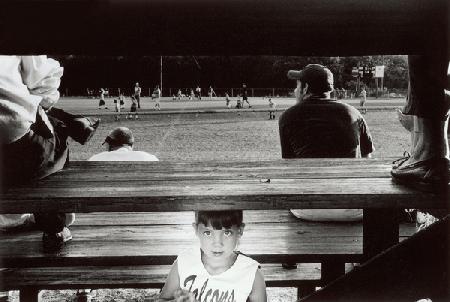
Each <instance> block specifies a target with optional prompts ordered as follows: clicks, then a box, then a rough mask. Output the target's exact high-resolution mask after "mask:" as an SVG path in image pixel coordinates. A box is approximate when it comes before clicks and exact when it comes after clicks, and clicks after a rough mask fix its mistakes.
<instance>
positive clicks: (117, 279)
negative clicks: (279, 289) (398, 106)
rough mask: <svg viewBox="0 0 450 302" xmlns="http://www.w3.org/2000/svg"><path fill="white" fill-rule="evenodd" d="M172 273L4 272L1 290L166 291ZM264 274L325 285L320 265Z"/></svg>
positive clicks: (280, 281) (273, 268) (276, 280)
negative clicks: (167, 281)
mask: <svg viewBox="0 0 450 302" xmlns="http://www.w3.org/2000/svg"><path fill="white" fill-rule="evenodd" d="M169 270H170V266H169V265H140V266H113V267H99V266H77V267H36V268H9V269H0V280H4V282H2V283H1V284H0V288H1V289H2V290H12V289H21V288H26V287H38V288H40V289H78V288H91V289H95V288H162V286H163V285H164V282H165V281H166V277H167V274H168V273H169ZM261 272H262V273H263V275H264V279H265V281H266V285H267V286H293V287H295V286H297V285H299V284H315V285H316V286H319V285H321V282H320V276H321V270H320V264H319V263H302V264H299V265H298V267H297V269H293V270H287V269H284V268H282V267H281V264H271V263H265V264H262V265H261Z"/></svg>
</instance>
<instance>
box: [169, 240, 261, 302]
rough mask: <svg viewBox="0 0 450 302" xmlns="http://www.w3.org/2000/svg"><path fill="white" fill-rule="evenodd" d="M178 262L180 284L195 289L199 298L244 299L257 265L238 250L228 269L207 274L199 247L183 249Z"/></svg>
mask: <svg viewBox="0 0 450 302" xmlns="http://www.w3.org/2000/svg"><path fill="white" fill-rule="evenodd" d="M177 263H178V276H179V278H180V287H181V288H182V289H186V290H189V291H190V292H192V293H194V295H195V297H196V299H197V300H198V301H199V302H219V301H220V302H246V301H247V298H248V296H249V295H250V292H251V291H252V287H253V282H254V280H255V274H256V270H257V269H258V266H259V263H258V262H256V261H255V260H253V259H251V258H250V257H247V256H244V255H242V254H239V255H238V256H237V258H236V261H235V263H234V264H233V266H231V267H230V268H229V269H228V270H227V271H225V272H223V273H221V274H218V275H210V274H209V273H208V272H207V271H206V269H205V267H204V266H203V263H202V261H201V252H200V248H196V249H190V250H186V251H184V252H183V253H181V254H180V255H179V256H178V258H177Z"/></svg>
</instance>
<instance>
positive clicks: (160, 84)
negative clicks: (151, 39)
mask: <svg viewBox="0 0 450 302" xmlns="http://www.w3.org/2000/svg"><path fill="white" fill-rule="evenodd" d="M159 63H160V64H159V67H160V68H159V71H160V73H159V89H161V96H162V91H163V77H162V75H163V57H162V56H160V61H159Z"/></svg>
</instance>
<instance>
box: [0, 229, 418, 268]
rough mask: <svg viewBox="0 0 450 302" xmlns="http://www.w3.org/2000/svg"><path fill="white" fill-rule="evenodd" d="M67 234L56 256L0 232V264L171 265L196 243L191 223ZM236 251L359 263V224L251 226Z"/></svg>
mask: <svg viewBox="0 0 450 302" xmlns="http://www.w3.org/2000/svg"><path fill="white" fill-rule="evenodd" d="M414 229H415V226H414V225H413V224H410V225H409V226H408V227H406V225H405V228H404V230H406V231H405V232H404V233H402V234H401V235H402V236H405V235H406V236H409V235H410V234H411V233H412V232H414ZM71 231H72V235H73V240H72V241H71V242H69V244H68V245H67V246H65V247H64V249H63V251H62V252H61V253H60V254H57V255H54V254H46V253H43V251H42V239H41V236H42V235H41V233H40V232H38V231H28V232H22V233H19V234H17V233H16V234H8V233H2V234H1V235H0V241H1V243H2V244H1V245H0V259H1V261H2V266H3V267H14V266H20V267H26V266H30V267H31V266H43V265H44V266H45V265H49V266H67V265H69V266H73V265H132V264H171V263H172V262H173V260H174V259H175V258H176V255H178V254H179V253H180V252H181V251H182V250H183V249H186V248H189V247H191V246H192V244H193V243H194V242H196V240H197V239H196V238H195V234H194V231H193V229H192V227H191V226H190V225H153V226H151V225H149V226H135V225H131V226H126V225H117V226H95V227H93V226H89V225H80V226H76V225H75V226H73V227H71ZM174 243H176V244H174ZM239 249H240V250H241V251H242V252H244V253H245V254H248V255H250V256H252V257H254V258H255V259H257V260H258V261H260V262H261V263H267V262H280V263H282V262H321V261H324V260H327V259H334V261H342V262H360V261H361V259H362V225H361V223H356V224H340V223H310V222H302V221H298V222H296V223H283V222H280V223H253V224H252V223H249V224H248V225H247V227H246V229H245V230H244V236H243V239H242V241H241V243H240V245H239Z"/></svg>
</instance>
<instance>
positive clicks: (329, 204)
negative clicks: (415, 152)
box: [0, 159, 449, 213]
mask: <svg viewBox="0 0 450 302" xmlns="http://www.w3.org/2000/svg"><path fill="white" fill-rule="evenodd" d="M389 171H390V160H357V159H308V160H304V159H299V160H277V161H266V162H236V163H229V162H202V163H168V162H154V163H133V164H129V163H95V162H94V163H93V162H75V163H71V164H70V165H69V167H68V168H67V169H65V170H63V171H60V172H59V173H56V174H54V175H52V176H50V177H48V178H46V179H44V180H41V181H38V182H36V183H34V184H30V185H23V186H19V187H14V188H10V189H9V190H7V191H6V192H3V194H2V195H1V202H0V213H23V212H46V211H50V210H54V209H59V210H61V211H63V212H148V211H189V210H199V209H204V210H206V209H209V210H222V209H289V208H311V209H314V208H316V209H321V208H330V209H331V208H448V205H449V198H448V194H447V195H443V194H442V195H435V194H431V193H423V192H419V191H414V190H411V189H409V188H406V187H404V186H401V185H397V184H394V183H393V182H392V181H391V178H390V175H389ZM269 180H270V182H269ZM130 205H132V206H130Z"/></svg>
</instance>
